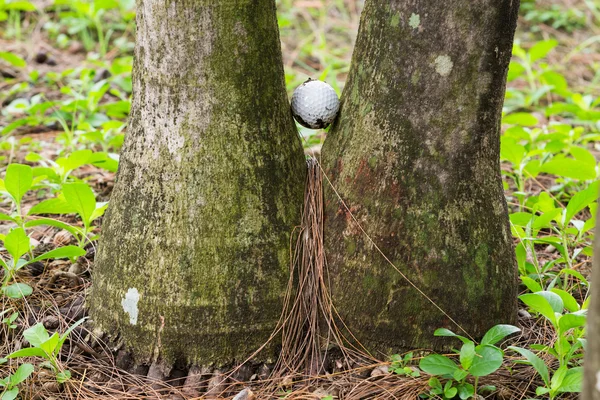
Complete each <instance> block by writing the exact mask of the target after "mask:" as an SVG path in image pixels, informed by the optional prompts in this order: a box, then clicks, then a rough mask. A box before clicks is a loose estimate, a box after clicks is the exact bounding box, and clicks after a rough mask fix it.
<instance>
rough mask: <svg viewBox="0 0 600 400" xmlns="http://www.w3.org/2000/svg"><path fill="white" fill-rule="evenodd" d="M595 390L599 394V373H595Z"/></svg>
mask: <svg viewBox="0 0 600 400" xmlns="http://www.w3.org/2000/svg"><path fill="white" fill-rule="evenodd" d="M596 390H597V391H598V392H600V371H598V372H597V373H596Z"/></svg>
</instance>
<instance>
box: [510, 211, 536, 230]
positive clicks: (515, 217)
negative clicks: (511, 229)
mask: <svg viewBox="0 0 600 400" xmlns="http://www.w3.org/2000/svg"><path fill="white" fill-rule="evenodd" d="M532 217H533V214H531V213H528V212H516V213H512V214H510V222H511V223H512V224H513V225H517V226H522V227H526V226H527V225H529V223H530V222H531V218H532Z"/></svg>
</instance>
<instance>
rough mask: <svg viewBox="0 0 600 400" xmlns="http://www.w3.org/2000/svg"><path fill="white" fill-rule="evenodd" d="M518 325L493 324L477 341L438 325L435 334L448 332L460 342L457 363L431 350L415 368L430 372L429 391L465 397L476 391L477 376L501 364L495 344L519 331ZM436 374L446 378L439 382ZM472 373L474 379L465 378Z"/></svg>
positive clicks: (500, 356) (471, 395)
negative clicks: (472, 380) (478, 341)
mask: <svg viewBox="0 0 600 400" xmlns="http://www.w3.org/2000/svg"><path fill="white" fill-rule="evenodd" d="M519 331H520V329H519V328H517V327H515V326H512V325H496V326H494V327H492V328H490V330H489V331H487V332H486V334H485V335H484V336H483V339H481V344H479V345H475V343H474V342H473V341H472V340H470V339H468V338H466V337H464V336H460V335H457V334H455V333H454V332H452V331H450V330H448V329H445V328H440V329H437V330H436V331H435V332H434V335H435V336H448V337H455V338H457V339H460V340H461V341H462V342H463V345H462V347H461V349H460V350H459V351H458V354H459V362H460V363H459V364H457V363H456V362H455V361H454V360H452V359H451V358H449V357H447V356H443V355H440V354H431V355H429V356H427V357H424V358H423V359H421V361H420V363H419V368H421V370H423V371H425V372H427V373H428V374H430V375H433V376H434V378H433V379H430V386H431V390H430V393H429V394H430V395H434V396H440V397H442V398H444V399H452V398H453V397H454V396H456V395H458V396H459V397H460V398H461V399H469V398H471V397H473V396H474V395H475V394H477V393H478V389H477V383H478V380H479V378H480V377H482V376H486V375H489V374H491V373H493V372H495V371H496V370H497V369H498V368H500V366H501V365H502V361H503V358H504V352H503V351H502V349H500V348H499V347H497V346H496V345H495V344H496V343H498V342H499V341H500V340H502V339H504V338H505V337H506V336H508V335H511V334H513V333H516V332H519ZM437 377H440V378H443V379H447V381H446V384H445V385H444V386H442V384H441V382H440V381H439V379H437ZM469 377H474V383H473V384H471V383H470V382H468V381H467V379H468V378H469Z"/></svg>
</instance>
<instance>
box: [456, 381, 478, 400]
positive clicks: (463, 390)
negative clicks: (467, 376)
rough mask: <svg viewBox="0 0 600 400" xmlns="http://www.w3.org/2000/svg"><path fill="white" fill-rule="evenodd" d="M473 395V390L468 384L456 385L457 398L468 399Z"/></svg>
mask: <svg viewBox="0 0 600 400" xmlns="http://www.w3.org/2000/svg"><path fill="white" fill-rule="evenodd" d="M474 394H475V388H474V387H473V385H471V384H470V383H463V384H461V385H458V397H460V398H461V400H466V399H470V398H471V397H473V395H474Z"/></svg>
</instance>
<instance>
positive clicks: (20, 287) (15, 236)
mask: <svg viewBox="0 0 600 400" xmlns="http://www.w3.org/2000/svg"><path fill="white" fill-rule="evenodd" d="M4 248H5V249H6V251H7V252H8V253H9V255H10V258H8V259H7V260H5V259H4V258H2V257H0V265H2V268H3V269H4V278H3V280H2V289H1V290H2V293H3V294H4V295H6V296H8V297H11V298H14V299H18V298H21V297H24V296H28V295H30V294H31V293H32V292H33V289H32V288H31V286H29V285H27V284H26V283H13V284H11V283H10V282H11V281H12V279H13V277H14V276H15V274H16V273H17V271H19V270H20V269H21V268H23V267H25V266H26V265H29V264H31V263H34V262H37V261H41V260H46V259H55V258H75V257H79V256H82V255H84V254H85V251H84V250H82V249H81V248H79V247H77V246H65V247H60V248H57V249H54V250H50V251H47V252H45V253H43V254H41V255H39V256H37V257H31V256H30V259H29V260H26V259H24V258H22V257H23V256H24V255H25V254H27V253H30V252H31V241H30V239H29V236H27V234H26V233H25V230H24V229H23V228H15V229H12V230H11V231H10V232H9V233H8V235H6V237H5V238H4Z"/></svg>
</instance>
